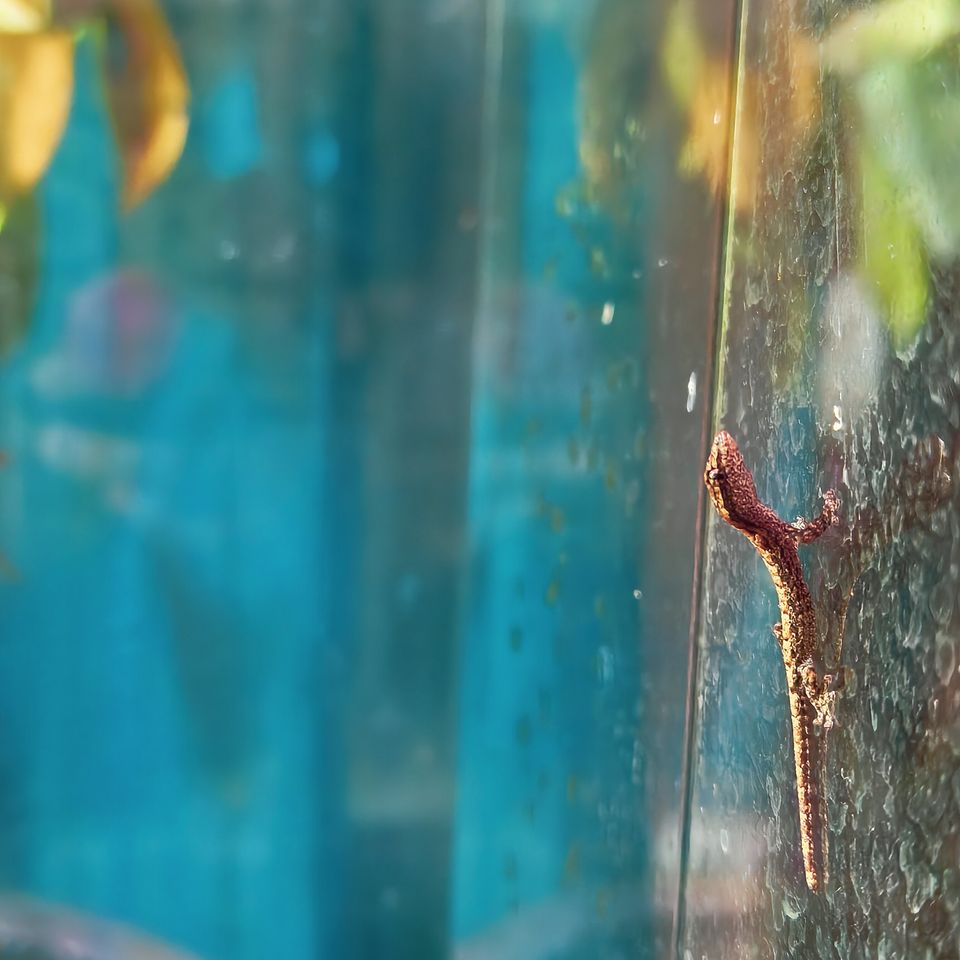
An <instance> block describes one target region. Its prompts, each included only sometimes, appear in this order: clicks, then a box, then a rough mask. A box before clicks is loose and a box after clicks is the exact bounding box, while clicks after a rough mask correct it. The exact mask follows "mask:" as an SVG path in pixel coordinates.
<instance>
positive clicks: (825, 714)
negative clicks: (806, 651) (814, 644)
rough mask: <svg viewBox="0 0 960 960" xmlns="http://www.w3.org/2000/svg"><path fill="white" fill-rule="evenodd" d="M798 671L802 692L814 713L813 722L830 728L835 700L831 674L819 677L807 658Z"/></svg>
mask: <svg viewBox="0 0 960 960" xmlns="http://www.w3.org/2000/svg"><path fill="white" fill-rule="evenodd" d="M800 673H801V678H802V680H803V690H804V693H806V695H807V700H809V701H810V705H811V706H812V707H813V709H814V712H815V713H816V716H815V717H814V720H813V722H814V724H815V725H816V726H818V727H823V729H824V730H825V731H826V730H830V729H832V727H833V724H834V717H835V712H836V700H837V692H836V690H834V689H832V687H833V683H834V678H833V676H832V675H831V674H829V673H828V674H826V675H825V676H823V677H822V678H821V677H820V676H818V674H817V671H816V669H815V668H814V666H813V664H812V663H811V662H810V661H809V660H808V661H807V662H806V663H805V664H804V666H803V667H802V668H801V671H800Z"/></svg>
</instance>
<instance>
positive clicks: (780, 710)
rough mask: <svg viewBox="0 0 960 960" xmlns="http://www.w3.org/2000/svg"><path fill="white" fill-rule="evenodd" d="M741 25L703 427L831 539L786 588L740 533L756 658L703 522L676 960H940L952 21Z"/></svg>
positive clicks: (948, 659) (950, 379) (956, 364)
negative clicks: (720, 307) (824, 507)
mask: <svg viewBox="0 0 960 960" xmlns="http://www.w3.org/2000/svg"><path fill="white" fill-rule="evenodd" d="M742 16H743V20H742V24H741V33H740V69H739V72H738V77H737V94H736V130H735V136H734V146H733V162H732V177H731V180H730V188H729V205H730V211H731V212H730V230H729V235H728V246H727V251H726V272H725V279H724V318H723V327H722V336H721V346H720V351H719V362H720V376H719V383H718V389H717V415H716V426H717V428H720V427H723V428H725V429H726V430H729V431H730V433H731V434H733V435H734V437H735V438H736V440H737V442H738V444H739V448H740V450H741V452H742V456H743V458H744V461H745V463H746V466H747V467H748V468H749V469H750V470H752V471H753V475H754V477H755V479H756V486H757V491H758V493H759V496H760V499H761V500H762V501H764V502H765V503H767V504H769V505H770V506H772V507H773V508H774V509H775V510H776V511H777V513H778V514H779V515H780V516H781V517H783V518H785V520H786V522H787V523H792V522H793V518H794V517H796V516H798V515H802V516H804V517H807V518H808V519H809V518H812V517H814V516H816V515H817V514H818V513H819V512H820V509H821V502H822V497H823V494H824V492H825V491H827V489H828V488H832V489H834V490H835V491H836V492H837V494H838V496H839V511H838V521H839V522H838V523H837V525H836V526H828V527H827V529H826V531H825V532H824V533H823V535H822V536H821V537H820V538H819V539H817V541H816V542H815V543H811V544H810V545H809V546H801V547H800V554H801V557H802V563H803V568H802V571H803V575H802V576H801V572H800V570H799V569H794V568H793V567H789V568H788V567H787V566H784V564H785V563H786V562H787V561H788V560H789V556H790V552H791V551H792V550H793V549H794V548H793V547H792V546H789V547H787V546H784V544H785V543H786V542H787V540H788V539H789V538H790V537H793V539H796V538H797V537H799V536H800V535H801V534H802V532H803V531H802V528H801V527H799V526H797V527H795V528H794V532H793V534H790V533H789V532H788V531H786V527H785V525H781V527H780V528H779V529H778V530H777V531H776V532H771V531H774V529H775V525H774V521H772V520H771V519H770V518H769V517H766V518H765V519H762V520H761V521H758V523H757V524H755V525H754V526H753V527H750V528H749V529H747V530H746V531H745V532H747V533H748V534H750V535H751V536H752V538H753V540H754V543H755V545H756V544H759V546H760V547H763V546H766V547H767V548H768V550H769V549H770V548H771V544H772V545H773V548H774V553H776V556H773V557H772V561H773V565H774V567H775V568H776V570H775V572H776V573H777V575H778V576H779V578H780V581H781V584H780V586H781V590H780V592H781V594H783V596H784V600H785V602H786V606H787V614H788V615H787V617H786V618H784V619H783V621H782V624H781V630H782V632H783V633H784V640H783V649H784V657H781V652H780V650H779V649H778V642H777V640H776V639H775V638H774V636H773V634H772V631H771V624H774V623H777V622H779V621H780V620H781V611H780V609H779V607H778V603H777V595H776V593H775V591H774V588H773V585H772V583H771V577H770V574H769V573H768V571H767V570H766V569H765V567H764V564H763V562H761V558H760V556H758V551H757V550H755V549H754V546H753V545H751V542H749V538H745V537H744V536H741V534H740V533H739V532H737V530H735V529H733V527H732V526H731V525H729V524H727V523H724V522H723V520H722V519H721V517H720V516H718V515H717V512H716V511H715V510H714V509H713V507H712V506H710V505H709V504H708V511H709V514H710V521H709V529H708V535H707V560H706V565H705V577H704V583H703V593H702V604H703V607H702V629H701V631H700V635H699V667H698V680H697V698H696V707H697V712H696V723H695V725H694V727H693V739H692V754H693V756H694V757H695V763H694V765H693V767H692V770H691V792H690V796H689V797H688V801H689V811H690V833H689V838H688V846H687V851H686V853H687V863H686V873H685V877H684V898H683V900H684V908H685V925H684V928H683V932H682V938H681V943H680V947H681V951H682V954H681V955H683V956H687V957H691V958H698V957H701V956H709V957H711V958H717V957H731V958H733V957H737V958H739V957H745V956H776V957H796V956H804V957H842V958H847V957H906V956H929V957H948V956H955V955H956V953H957V950H958V949H960V941H958V926H957V922H956V916H957V909H958V904H960V899H958V892H960V891H958V886H957V840H958V825H960V810H958V807H957V803H958V795H957V791H956V786H957V782H958V779H957V778H958V770H960V761H958V753H957V739H956V730H957V709H958V704H960V700H958V696H957V690H958V680H957V676H956V670H955V668H956V657H957V648H958V643H960V640H958V637H960V633H958V630H960V620H958V617H960V610H958V608H957V604H956V597H957V593H958V571H960V529H958V517H960V512H958V500H957V496H958V494H957V490H958V487H957V484H956V483H955V482H954V481H952V480H951V478H952V477H955V476H956V475H957V457H958V451H960V443H958V436H960V434H958V428H960V406H958V397H960V394H958V387H957V384H958V382H960V337H958V329H960V328H958V315H957V309H956V306H955V300H956V297H955V296H954V291H955V289H956V281H957V268H956V263H957V254H958V252H960V250H958V239H957V238H958V237H960V220H958V217H957V210H958V209H960V208H958V207H957V202H956V201H957V188H956V183H957V181H956V177H955V176H954V175H953V173H952V171H954V170H955V169H956V164H957V161H958V159H960V157H958V155H957V142H958V141H957V138H956V135H955V134H956V119H955V118H956V116H957V108H958V103H960V85H958V81H960V74H958V72H957V59H956V49H957V47H956V41H957V31H958V30H960V21H958V20H957V17H956V10H955V5H954V4H952V3H937V2H926V0H925V2H920V3H914V4H910V5H909V6H908V5H905V4H900V3H896V2H879V3H875V4H872V5H866V6H865V5H863V4H846V3H841V2H832V0H831V2H815V3H800V4H781V3H772V2H765V0H750V2H748V3H745V4H744V5H743V13H742ZM948 171H951V172H950V173H948ZM721 447H722V448H723V449H726V450H728V453H727V454H722V453H721V454H720V457H721V460H723V457H724V456H726V457H727V459H726V460H723V462H722V463H721V464H720V474H721V476H719V477H717V476H716V475H715V476H714V482H715V484H717V489H719V490H721V494H720V496H721V500H722V505H724V506H725V508H726V512H727V514H728V515H729V519H732V520H734V521H736V520H737V519H738V517H739V518H740V520H741V522H743V519H744V517H745V516H746V514H745V513H744V511H743V510H742V501H736V500H735V499H731V498H732V497H733V494H732V493H723V492H722V491H723V490H724V489H726V490H727V491H729V490H730V489H731V488H730V487H729V486H725V483H726V481H727V479H728V478H729V477H730V476H731V472H732V471H733V470H734V467H731V466H730V464H732V463H734V460H733V459H731V457H732V455H731V454H729V448H728V446H725V442H724V441H721ZM718 449H721V448H718ZM712 466H713V468H717V466H718V461H717V459H716V457H715V458H714V460H713V461H712ZM723 497H727V498H728V499H727V500H723ZM815 532H816V531H814V530H811V529H809V528H808V529H807V534H809V535H810V536H811V538H812V534H813V533H815ZM771 538H772V539H771ZM785 558H786V559H785ZM806 586H809V587H810V589H811V591H812V598H813V601H814V604H815V606H814V608H813V611H815V619H805V616H806V614H805V612H804V607H803V604H804V603H805V600H804V597H805V593H804V591H805V589H806ZM808 658H809V667H810V668H811V669H810V670H809V671H808V670H807V667H806V665H805V662H806V661H807V659H808ZM785 661H792V662H793V664H794V667H791V666H790V663H789V662H788V663H787V669H786V670H785V669H784V664H785ZM830 677H832V678H833V680H832V681H830V680H829V678H830ZM791 690H792V691H793V693H794V695H795V696H794V699H795V707H796V716H795V719H794V722H793V723H792V724H791V720H790V712H789V707H788V693H790V691H791ZM818 711H819V715H818ZM797 717H798V718H799V722H798V721H797ZM821 721H822V722H821ZM831 722H832V728H830V724H831ZM792 728H793V729H792ZM798 728H799V730H800V734H799V735H798V733H797V729H798ZM795 740H799V741H800V744H801V746H803V745H804V744H805V743H807V742H809V743H810V744H811V745H812V746H811V747H810V753H809V762H808V761H807V760H806V759H805V760H804V763H803V764H802V765H803V766H804V767H806V768H807V769H805V770H804V771H800V772H799V773H798V771H797V770H796V769H795V757H794V750H795V743H794V741H795ZM803 756H804V757H806V754H804V755H803ZM820 756H822V757H823V758H824V762H823V765H822V766H821V764H820V762H819V759H818V758H819V757H820ZM798 779H799V780H800V782H801V786H803V785H806V787H805V789H806V794H805V800H804V798H802V797H800V796H798V783H797V781H798ZM801 807H803V809H804V810H806V811H808V815H807V819H806V822H805V824H804V829H803V831H802V830H801V819H803V817H802V816H801ZM818 808H819V810H822V811H823V812H824V813H825V816H826V826H825V830H826V834H825V836H826V839H827V841H828V844H827V846H828V851H827V852H825V853H824V854H823V856H820V847H819V845H818V843H819V842H818V841H817V839H816V838H817V836H818V833H819V830H820V826H819V823H818V816H817V814H818V812H819V810H818ZM801 833H805V834H807V836H809V837H810V838H811V839H812V842H813V846H812V847H811V851H812V853H813V855H812V856H811V857H808V858H805V857H804V855H803V853H802V843H801ZM805 860H807V861H808V862H807V863H806V864H805ZM817 861H822V862H821V863H820V865H819V866H818V865H817ZM805 866H806V868H807V869H806V874H807V875H806V877H805ZM817 886H820V887H821V889H820V890H819V892H814V890H812V889H811V888H813V887H817Z"/></svg>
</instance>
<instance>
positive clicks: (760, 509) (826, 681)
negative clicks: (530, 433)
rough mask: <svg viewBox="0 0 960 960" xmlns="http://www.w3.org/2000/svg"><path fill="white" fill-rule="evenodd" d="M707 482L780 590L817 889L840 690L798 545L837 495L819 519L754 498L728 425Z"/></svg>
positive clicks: (809, 872) (807, 848)
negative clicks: (825, 762)
mask: <svg viewBox="0 0 960 960" xmlns="http://www.w3.org/2000/svg"><path fill="white" fill-rule="evenodd" d="M704 482H705V483H706V485H707V489H708V491H709V492H710V497H711V499H712V500H713V504H714V506H715V507H716V508H717V512H718V513H719V514H720V516H721V517H722V518H723V519H724V520H725V521H726V522H727V523H729V524H730V525H731V526H732V527H735V528H736V529H737V530H739V531H740V532H741V533H742V534H743V535H744V536H745V537H746V538H747V539H748V540H749V541H750V542H751V543H752V544H753V546H754V547H755V548H756V550H757V552H758V553H759V554H760V557H761V558H762V559H763V562H764V564H766V567H767V570H768V571H769V572H770V577H771V578H772V580H773V585H774V587H775V588H776V591H777V600H778V603H779V606H780V622H779V623H778V624H775V625H774V628H773V632H774V636H775V637H776V638H777V642H778V644H779V646H780V652H781V653H782V655H783V665H784V668H785V670H786V675H787V693H788V696H789V700H790V725H791V728H792V733H793V753H794V761H795V766H796V777H797V805H798V807H799V814H800V844H801V848H802V852H803V867H804V873H805V875H806V880H807V886H808V887H809V888H810V889H811V890H813V891H818V890H819V889H820V888H821V887H822V886H823V885H824V883H825V882H826V875H827V836H826V823H825V819H826V818H825V813H826V801H825V798H824V796H823V782H822V780H823V777H822V758H823V757H822V755H823V749H824V740H825V735H826V732H827V731H828V730H829V729H830V728H831V726H832V725H833V708H834V698H835V696H836V694H835V693H834V692H833V690H831V684H832V678H831V677H829V676H823V675H822V672H821V670H820V668H821V667H822V644H821V642H820V638H819V636H818V631H817V617H816V611H815V609H814V605H813V598H812V597H811V595H810V590H809V588H808V587H807V583H806V580H805V579H804V575H803V568H802V567H801V565H800V556H799V554H798V552H797V547H798V545H800V544H802V543H803V544H806V543H813V541H814V540H816V539H817V538H818V537H819V536H820V535H821V534H822V533H823V532H824V531H825V530H826V529H827V528H828V527H829V526H831V525H832V524H835V523H837V522H838V520H837V497H836V494H835V493H834V492H833V491H832V490H830V491H827V493H826V494H824V497H823V509H822V511H821V513H820V515H819V516H818V517H817V518H816V519H815V520H812V521H805V520H797V521H795V522H794V523H787V522H786V521H785V520H783V519H781V518H780V517H779V516H778V515H777V514H776V513H775V512H774V511H773V510H772V509H771V508H770V507H768V506H767V505H766V504H765V503H763V502H762V501H761V500H760V498H759V497H758V496H757V490H756V486H755V484H754V482H753V476H752V475H751V473H750V470H749V469H748V468H747V466H746V464H745V463H744V460H743V456H742V455H741V453H740V450H739V448H738V447H737V444H736V441H735V440H734V439H733V437H732V436H730V434H729V433H727V432H726V431H721V432H720V433H718V434H717V436H716V438H715V439H714V441H713V446H712V447H711V450H710V456H709V457H708V458H707V463H706V467H705V469H704Z"/></svg>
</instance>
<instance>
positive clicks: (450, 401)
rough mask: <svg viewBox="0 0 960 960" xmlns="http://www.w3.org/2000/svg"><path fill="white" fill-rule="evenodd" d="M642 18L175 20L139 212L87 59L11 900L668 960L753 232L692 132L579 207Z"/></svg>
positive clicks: (42, 358)
mask: <svg viewBox="0 0 960 960" xmlns="http://www.w3.org/2000/svg"><path fill="white" fill-rule="evenodd" d="M508 6H509V9H508ZM641 6H642V5H641ZM636 8H637V5H635V4H627V3H623V2H610V3H574V2H569V3H563V2H558V3H546V2H533V0H531V2H526V3H521V4H516V5H513V4H510V5H506V4H503V3H499V2H495V0H494V2H490V3H487V4H480V3H477V4H473V3H463V2H458V0H422V2H409V3H403V4H395V3H387V2H377V0H361V2H356V0H353V2H337V0H277V2H275V3H266V2H263V0H242V2H236V3H217V2H209V3H203V4H187V3H183V2H181V3H173V2H170V3H168V4H166V5H165V7H164V11H165V13H166V15H167V17H168V19H169V21H170V25H171V28H172V31H173V34H174V36H175V37H176V40H177V43H178V46H179V49H180V54H181V55H182V57H183V60H184V64H185V67H186V73H187V76H188V79H189V84H190V95H191V104H190V116H191V126H190V133H189V138H188V140H187V143H186V147H185V150H184V152H183V155H182V157H181V158H180V160H179V163H178V164H177V166H176V168H175V170H174V171H173V173H172V175H171V177H170V179H169V180H168V181H167V182H166V183H164V184H162V185H161V186H160V187H159V188H158V189H157V191H156V192H155V193H154V194H153V195H152V196H151V197H150V198H149V200H147V202H146V203H145V204H144V205H142V206H141V207H139V208H137V209H136V210H134V211H132V212H131V213H130V214H129V215H121V214H120V212H119V209H118V199H117V198H118V196H119V193H120V189H121V188H120V176H121V174H120V170H119V166H118V163H119V161H118V158H117V156H116V152H115V149H114V145H113V141H112V139H111V136H110V131H109V122H108V114H107V109H106V105H105V101H104V92H103V88H102V84H101V81H100V73H99V67H98V62H99V61H98V57H99V55H100V46H99V45H100V43H101V42H102V41H101V39H99V38H98V35H97V34H96V33H95V32H93V33H89V34H86V35H84V36H83V37H82V38H81V39H80V41H79V43H78V46H77V54H76V90H75V95H74V102H73V106H72V111H71V114H70V119H69V124H68V127H67V130H66V133H65V135H64V137H63V140H62V143H61V144H60V146H59V149H58V150H57V152H56V155H55V157H54V160H53V163H52V165H51V167H50V168H49V170H48V171H47V173H46V176H45V177H44V179H43V181H42V184H41V185H40V187H39V188H38V199H39V210H40V229H39V248H38V249H39V251H40V255H39V260H38V265H37V270H38V278H39V279H38V287H37V292H36V298H35V303H34V305H33V311H32V315H31V317H30V320H29V329H28V330H27V333H26V335H25V337H24V339H23V340H22V341H21V342H20V343H19V344H18V345H17V346H16V347H15V349H14V350H13V351H12V352H11V353H10V355H9V356H8V358H7V359H6V361H5V362H4V366H3V372H2V377H0V391H2V403H0V448H2V449H4V450H5V451H7V452H8V455H9V459H10V463H9V466H8V467H7V469H6V470H5V471H3V472H2V473H0V547H2V550H3V551H4V553H5V554H6V555H7V556H8V557H9V559H10V561H11V563H12V564H13V565H14V566H15V568H16V571H17V574H16V576H15V577H13V578H11V579H10V580H9V581H8V582H5V583H3V584H2V585H0V778H2V784H3V788H2V789H0V886H3V887H4V888H7V889H11V890H15V891H17V892H19V893H24V894H27V895H29V896H32V897H37V898H41V899H43V900H46V901H50V902H54V903H61V904H67V905H70V906H72V907H75V908H79V909H82V910H84V911H87V912H89V913H91V914H94V915H97V916H100V917H102V918H105V919H109V920H116V921H121V922H124V923H126V924H129V925H131V926H133V927H136V928H139V929H140V930H142V931H145V932H146V933H149V934H150V935H152V936H155V937H158V938H162V939H164V940H167V941H169V942H170V943H172V944H175V945H177V946H178V947H180V948H183V949H184V950H189V951H192V952H193V953H196V954H197V955H199V956H203V957H209V958H224V960H226V958H230V960H243V958H250V960H253V958H265V957H283V958H287V960H301V958H304V960H305V958H314V957H325V958H326V957H329V958H385V960H386V958H416V960H427V958H430V957H446V956H456V957H462V958H470V960H487V958H490V960H493V958H498V960H499V958H524V960H535V958H548V957H549V958H558V957H563V958H584V960H587V958H590V960H596V958H620V957H644V956H654V955H658V954H659V953H661V952H662V950H663V947H664V944H665V943H666V938H667V937H668V936H669V932H670V927H671V923H672V917H673V910H674V908H675V904H676V896H677V883H678V878H677V869H678V867H677V859H676V858H677V841H676V836H677V828H678V823H679V813H680V804H679V799H678V798H679V790H680V756H681V744H682V719H683V711H684V696H685V691H686V668H687V649H688V647H687V643H688V635H687V630H688V623H689V603H690V597H691V577H692V571H691V569H690V564H691V563H692V556H693V551H692V549H691V545H692V543H693V539H694V526H693V525H694V515H695V502H696V496H697V472H698V470H697V466H696V463H695V461H696V459H697V457H698V450H699V446H698V443H699V437H700V430H701V421H702V416H701V413H702V410H703V405H704V403H705V400H706V397H705V389H704V386H703V385H704V383H705V371H704V368H703V365H704V363H705V360H706V356H707V350H706V337H707V316H708V314H707V313H706V312H705V311H704V310H703V309H700V308H703V307H704V306H705V305H709V304H710V303H711V298H712V296H713V294H712V289H713V288H712V282H713V281H712V278H713V276H714V275H715V273H714V271H715V267H716V263H717V260H716V257H715V254H714V248H713V247H712V246H711V244H712V243H713V238H714V237H715V236H718V232H717V230H716V229H715V226H716V224H717V223H718V222H719V221H718V217H717V208H716V206H714V205H713V202H712V201H709V202H708V201H705V200H704V198H703V196H702V194H700V193H698V192H697V191H696V189H695V188H692V187H689V186H688V187H685V188H683V190H686V192H685V193H684V192H683V190H681V188H680V187H678V186H677V183H676V180H675V177H674V174H673V171H672V162H673V161H672V155H671V153H670V152H669V150H667V149H666V146H664V144H666V143H667V142H668V141H669V138H670V137H671V136H674V134H675V131H672V130H671V129H670V127H669V123H668V122H667V120H666V119H665V117H664V115H663V114H662V112H661V113H658V112H657V110H658V109H659V108H656V109H651V110H649V111H648V112H647V113H646V114H645V117H646V119H645V121H644V122H645V123H647V125H648V126H647V128H646V132H644V133H643V136H642V137H640V134H638V132H637V129H636V128H632V131H633V132H632V133H631V134H630V136H631V137H632V138H633V140H632V141H631V143H632V149H633V151H634V152H633V153H630V154H624V153H621V154H619V155H618V156H619V161H618V162H619V167H618V168H617V171H616V176H615V177H614V178H612V180H611V179H609V178H608V180H607V181H606V182H604V183H602V184H600V186H599V187H598V186H597V184H596V183H593V184H591V182H590V180H589V178H585V177H584V174H583V171H582V169H581V162H580V159H579V151H580V149H581V147H582V144H583V142H584V138H585V137H586V136H587V134H586V133H585V131H586V130H588V129H589V130H592V131H594V132H596V130H597V129H598V128H599V129H601V131H603V130H607V129H609V130H613V131H615V136H621V134H622V131H623V129H626V128H625V126H624V123H625V121H624V118H625V117H627V116H628V115H636V114H637V112H638V111H640V112H642V110H643V109H645V108H644V107H643V105H644V104H645V103H647V99H648V98H650V99H652V100H653V101H654V102H657V101H656V98H655V97H654V96H653V95H652V93H651V90H653V89H655V87H656V85H657V84H658V83H659V80H658V78H657V75H656V67H655V50H654V43H655V34H654V32H653V26H654V25H655V22H656V15H655V12H654V11H652V10H638V9H636ZM611 27H613V29H611ZM611 40H613V41H615V45H614V47H613V48H611V47H610V43H611ZM611 64H614V66H615V69H614V68H613V67H611ZM614 90H615V91H617V92H618V97H617V98H614V97H612V95H611V93H612V91H614ZM598 110H599V111H601V115H598V112H597V111H598ZM611 136H614V134H611ZM647 136H649V138H650V143H651V144H655V143H656V142H657V139H658V138H659V139H660V141H662V142H661V143H660V145H659V146H649V145H648V146H644V145H643V143H642V141H644V138H646V137H647ZM638 137H640V140H638V139H637V138H638ZM624 142H626V140H624ZM607 146H609V147H610V150H611V155H614V153H613V144H612V143H611V144H608V145H607ZM613 181H615V182H613ZM691 197H692V198H693V199H692V200H691ZM683 257H686V258H687V259H686V260H684V259H683ZM0 279H2V278H0ZM678 281H682V282H679V285H678ZM698 309H699V312H698ZM664 344H670V345H671V348H670V350H669V351H665V350H664ZM698 377H699V380H698ZM698 384H699V387H698ZM687 459H689V460H690V463H689V464H688V465H686V466H684V467H683V469H680V468H679V467H678V466H677V463H678V462H680V463H681V464H683V463H685V461H686V460H687ZM678 477H682V478H683V479H682V481H678V480H677V479H676V478H678ZM654 505H655V506H654ZM654 693H656V695H655V696H654V695H653V694H654ZM652 770H653V771H655V773H654V774H651V771H652ZM657 844H660V845H661V847H662V850H661V852H660V854H659V855H657V853H656V851H655V847H656V846H657ZM87 950H88V952H89V954H90V955H91V956H94V955H95V956H107V955H110V956H112V955H113V954H108V953H98V952H96V950H95V948H94V947H93V946H92V945H90V944H88V945H87ZM83 955H84V956H86V955H87V954H83ZM124 955H125V956H132V954H130V953H125V954H124Z"/></svg>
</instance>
